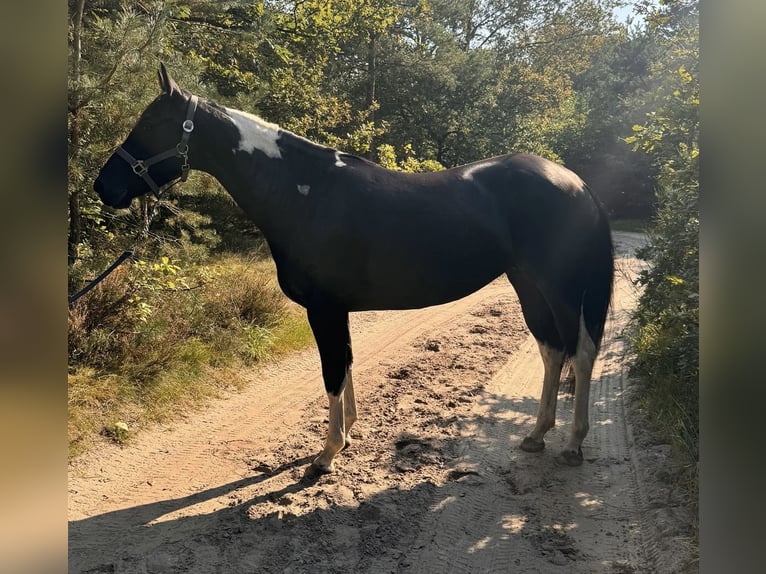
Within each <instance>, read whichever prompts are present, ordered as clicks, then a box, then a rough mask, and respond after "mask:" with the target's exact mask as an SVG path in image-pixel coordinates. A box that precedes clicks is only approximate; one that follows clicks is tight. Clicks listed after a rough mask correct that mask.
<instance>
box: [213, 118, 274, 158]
mask: <svg viewBox="0 0 766 574" xmlns="http://www.w3.org/2000/svg"><path fill="white" fill-rule="evenodd" d="M226 111H227V112H228V114H229V117H230V118H231V120H232V121H233V122H234V125H236V126H237V129H238V130H239V148H237V150H239V151H244V152H247V153H253V152H254V151H255V150H259V151H261V152H263V153H264V154H266V155H267V156H268V157H271V158H274V159H280V158H281V157H282V152H281V150H280V149H279V146H278V145H277V140H278V139H279V126H278V125H276V124H272V123H270V122H267V121H265V120H263V119H261V118H259V117H258V116H256V115H253V114H249V113H247V112H242V111H239V110H233V109H231V108H226ZM237 150H234V151H237Z"/></svg>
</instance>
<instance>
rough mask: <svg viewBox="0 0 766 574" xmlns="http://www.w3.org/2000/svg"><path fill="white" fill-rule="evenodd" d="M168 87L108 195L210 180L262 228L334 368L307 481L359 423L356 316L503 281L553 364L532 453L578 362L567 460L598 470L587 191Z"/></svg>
mask: <svg viewBox="0 0 766 574" xmlns="http://www.w3.org/2000/svg"><path fill="white" fill-rule="evenodd" d="M158 77H159V84H160V93H159V95H158V96H157V97H156V98H155V99H154V100H153V101H151V102H150V103H149V104H148V106H147V107H146V108H145V110H144V111H143V113H142V114H141V116H140V118H139V120H138V121H137V123H136V124H135V126H134V127H133V128H132V130H131V131H130V133H129V135H128V137H127V139H125V140H124V142H123V143H122V145H120V146H119V147H118V148H117V150H116V151H115V152H114V154H112V156H111V157H109V159H108V160H107V161H106V162H105V163H104V165H103V166H102V168H101V170H100V172H99V174H98V176H97V178H96V179H95V181H94V184H93V186H94V189H95V191H96V192H97V193H98V195H99V197H100V198H101V201H102V202H103V203H104V204H106V205H108V206H111V207H114V208H126V207H129V206H130V204H131V202H132V200H133V199H134V198H136V197H139V196H142V195H144V194H147V193H149V192H153V193H155V194H156V195H158V196H159V194H160V193H161V192H162V191H164V190H165V189H167V188H168V187H169V186H171V185H174V184H175V183H177V182H178V181H182V180H184V179H186V176H187V175H188V173H189V170H191V169H194V170H201V171H204V172H206V173H208V174H210V175H212V176H213V177H214V178H216V179H217V180H218V182H219V183H220V184H221V185H222V186H223V187H224V188H225V189H226V190H227V192H228V193H229V194H230V195H231V196H232V198H233V199H234V200H235V202H236V203H237V204H238V205H239V206H240V207H241V208H242V210H243V211H244V212H245V213H246V214H247V215H248V216H249V217H250V218H252V220H253V222H254V223H255V224H256V225H257V226H258V228H259V229H260V230H261V232H262V233H263V235H264V237H265V240H266V242H267V243H268V246H269V249H270V252H271V256H272V257H273V260H274V263H275V265H276V270H277V280H278V283H279V286H280V288H281V290H282V291H283V292H284V294H285V295H286V296H287V297H288V298H290V299H291V300H293V301H295V302H296V303H298V304H299V305H301V306H302V307H304V308H305V310H306V314H307V317H308V322H309V324H310V326H311V330H312V332H313V335H314V340H315V342H316V346H317V348H318V351H319V355H320V362H321V371H322V377H323V381H324V387H325V390H326V392H327V397H328V401H329V422H328V426H327V434H326V439H325V441H324V446H323V448H322V450H321V452H320V453H319V455H318V456H316V458H314V459H313V462H312V463H311V465H310V467H309V468H308V469H307V473H308V472H309V471H311V472H313V473H316V474H322V473H328V472H332V471H333V470H334V460H335V456H336V455H337V454H338V452H340V451H341V450H342V449H343V448H345V447H346V446H348V445H349V444H350V435H349V430H350V429H351V427H352V425H353V424H354V422H355V421H356V420H357V408H356V401H355V398H354V385H353V382H352V376H351V371H352V363H353V355H352V346H351V337H350V334H349V322H348V321H349V313H351V312H357V311H365V310H387V309H388V310H393V309H416V308H424V307H428V306H432V305H438V304H442V303H446V302H449V301H453V300H456V299H459V298H461V297H464V296H466V295H468V294H470V293H472V292H474V291H476V290H478V289H480V288H482V287H484V286H485V285H487V284H488V283H490V282H491V281H493V280H495V279H496V278H498V277H500V276H501V275H502V274H503V273H504V274H505V275H506V276H507V278H508V280H509V281H510V283H511V284H512V286H513V288H514V289H515V291H516V293H517V295H518V299H519V302H520V305H521V310H522V315H523V318H524V320H525V323H526V325H527V326H528V328H529V331H530V332H531V334H532V335H533V336H534V338H535V339H536V342H537V344H538V346H539V351H540V355H541V357H542V361H543V365H544V376H543V384H542V387H543V388H542V394H541V398H540V403H539V407H538V413H537V420H536V423H535V426H534V428H533V429H532V431H531V432H530V433H529V434H528V435H527V436H525V438H524V439H523V440H522V441H521V442H520V444H519V448H521V449H522V450H523V451H526V452H539V451H542V450H543V449H544V448H545V441H544V438H543V437H544V436H545V434H546V432H547V431H548V430H550V429H551V428H552V427H553V426H554V424H555V419H556V416H555V415H556V400H557V394H558V387H559V383H560V379H561V372H562V368H563V367H564V365H565V364H567V365H568V366H570V367H571V370H572V371H573V372H574V379H575V384H574V387H575V388H574V415H573V422H572V426H571V432H570V433H569V438H568V441H567V443H566V445H565V447H564V449H563V451H561V453H560V457H561V459H563V461H564V462H565V463H566V464H568V465H571V466H577V465H580V464H582V460H583V454H582V448H581V445H582V443H583V440H584V439H585V437H586V435H587V433H588V426H589V423H588V402H589V392H590V383H591V376H592V369H593V364H594V361H595V359H596V356H597V354H598V352H599V347H600V343H601V339H602V335H603V333H604V325H605V322H606V317H607V314H608V309H609V306H610V304H611V297H612V289H613V276H614V247H613V243H612V236H611V230H610V224H609V221H608V218H607V215H606V211H605V208H604V206H603V205H602V204H601V203H600V201H599V200H598V198H597V197H596V196H595V195H594V193H593V192H592V191H591V190H590V188H589V187H588V186H587V185H586V184H585V183H584V182H583V180H582V179H580V177H578V176H577V175H576V174H575V173H574V172H572V171H570V170H569V169H567V168H565V167H564V166H562V165H559V164H558V163H555V162H553V161H550V160H547V159H545V158H543V157H540V156H537V155H533V154H528V153H511V154H507V155H499V156H495V157H490V158H487V159H483V160H479V161H475V162H472V163H468V164H465V165H460V166H457V167H452V168H449V169H444V170H441V171H437V172H431V173H404V172H399V171H395V170H388V169H385V168H383V167H382V166H380V165H378V164H376V163H374V162H372V161H369V160H367V159H364V158H362V157H359V156H357V155H353V154H349V153H345V152H343V151H340V150H338V149H335V148H332V147H327V146H324V145H320V144H318V143H316V142H313V141H311V140H309V139H306V138H304V137H301V136H299V135H297V134H294V133H291V132H290V131H287V130H284V129H281V128H280V127H279V126H278V125H276V124H273V123H270V122H268V121H266V120H264V119H262V118H260V117H258V116H257V115H253V114H251V113H248V112H244V111H240V110H237V109H232V108H228V107H225V106H222V105H220V104H217V103H216V102H214V101H211V100H206V99H203V98H200V97H199V96H196V95H194V94H191V93H190V92H188V91H186V90H184V89H181V88H180V87H179V86H178V84H177V83H176V81H175V80H174V79H173V78H172V77H171V76H170V74H169V73H168V70H167V69H166V67H165V65H164V64H163V63H160V67H159V70H158ZM136 158H141V159H136Z"/></svg>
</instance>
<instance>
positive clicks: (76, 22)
mask: <svg viewBox="0 0 766 574" xmlns="http://www.w3.org/2000/svg"><path fill="white" fill-rule="evenodd" d="M84 11H85V0H78V2H77V7H76V8H75V13H74V15H73V18H72V43H73V44H74V45H73V51H72V52H73V53H72V79H73V86H74V90H73V91H72V93H71V94H69V97H70V102H69V113H70V115H71V116H72V117H71V123H70V126H69V149H70V150H72V152H71V155H70V157H69V159H70V161H71V160H73V159H75V158H76V157H77V156H78V155H79V153H80V151H79V150H80V143H81V142H80V121H81V120H80V117H79V111H80V102H79V99H80V98H79V93H78V92H79V87H80V64H81V61H82V16H83V12H84ZM81 241H82V213H81V211H80V190H79V189H77V188H72V189H70V190H69V237H68V240H67V244H68V249H67V261H68V263H69V266H70V267H71V266H72V265H73V264H74V262H75V261H77V257H78V252H77V251H78V246H79V245H80V242H81Z"/></svg>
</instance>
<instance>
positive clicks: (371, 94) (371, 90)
mask: <svg viewBox="0 0 766 574" xmlns="http://www.w3.org/2000/svg"><path fill="white" fill-rule="evenodd" d="M375 39H376V34H375V33H374V32H372V33H371V34H370V42H369V44H367V97H366V99H365V103H366V104H367V109H370V107H371V106H372V105H373V104H374V103H375V88H376V87H377V81H378V78H377V73H378V70H377V57H376V49H375ZM370 120H372V125H373V127H374V126H375V110H373V111H372V112H370ZM374 139H375V136H374V135H373V136H372V140H370V149H369V151H368V152H367V154H366V155H367V159H369V160H373V159H374V158H375V145H374Z"/></svg>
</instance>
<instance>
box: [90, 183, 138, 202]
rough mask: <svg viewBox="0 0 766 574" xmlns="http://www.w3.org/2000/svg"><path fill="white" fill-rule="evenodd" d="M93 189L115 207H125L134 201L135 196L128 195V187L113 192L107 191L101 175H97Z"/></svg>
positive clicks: (103, 199) (102, 199)
mask: <svg viewBox="0 0 766 574" xmlns="http://www.w3.org/2000/svg"><path fill="white" fill-rule="evenodd" d="M93 189H94V190H95V192H96V193H97V194H98V196H99V198H101V201H103V202H104V204H105V205H108V206H109V207H114V208H115V209H125V208H126V207H130V204H131V202H132V201H133V198H132V197H130V195H128V190H127V189H120V190H116V191H111V192H110V191H107V189H106V186H105V185H104V182H103V181H102V179H101V177H97V178H96V181H94V182H93Z"/></svg>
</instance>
